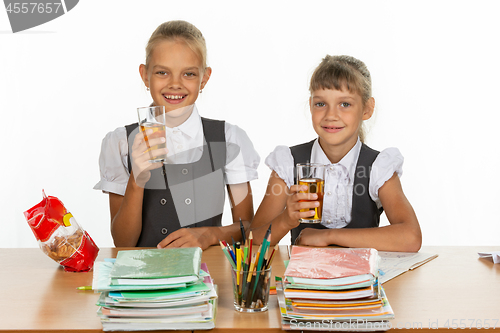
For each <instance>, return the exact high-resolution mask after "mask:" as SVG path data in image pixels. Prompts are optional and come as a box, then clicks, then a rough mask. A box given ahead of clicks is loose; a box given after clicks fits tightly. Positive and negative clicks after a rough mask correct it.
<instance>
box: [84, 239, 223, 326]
mask: <svg viewBox="0 0 500 333" xmlns="http://www.w3.org/2000/svg"><path fill="white" fill-rule="evenodd" d="M201 253H202V251H201V249H200V248H177V249H145V250H130V251H119V252H118V254H117V257H116V260H106V261H104V262H99V263H98V265H96V267H95V270H94V279H93V282H92V289H93V290H94V291H98V292H101V296H100V297H99V300H98V303H97V305H98V306H99V309H98V312H97V313H98V315H99V316H100V318H101V323H102V326H103V330H104V331H122V330H123V331H124V330H126V331H138V330H166V329H169V330H172V329H173V330H198V329H212V328H214V327H215V311H216V299H217V292H216V286H215V285H214V284H213V280H212V279H211V277H210V274H209V272H208V269H207V266H206V264H202V263H201Z"/></svg>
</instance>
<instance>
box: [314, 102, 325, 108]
mask: <svg viewBox="0 0 500 333" xmlns="http://www.w3.org/2000/svg"><path fill="white" fill-rule="evenodd" d="M314 106H317V107H319V108H321V107H323V106H325V103H323V102H318V103H315V104H314Z"/></svg>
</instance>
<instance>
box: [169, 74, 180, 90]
mask: <svg viewBox="0 0 500 333" xmlns="http://www.w3.org/2000/svg"><path fill="white" fill-rule="evenodd" d="M181 82H182V81H181V79H180V77H178V76H176V75H172V76H171V80H170V82H169V83H168V86H169V88H171V89H179V88H181V87H182V83H181Z"/></svg>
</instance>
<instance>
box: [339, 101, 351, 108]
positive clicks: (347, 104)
mask: <svg viewBox="0 0 500 333" xmlns="http://www.w3.org/2000/svg"><path fill="white" fill-rule="evenodd" d="M340 106H341V107H343V108H347V107H349V106H351V104H349V103H347V102H343V103H340Z"/></svg>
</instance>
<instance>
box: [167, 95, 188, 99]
mask: <svg viewBox="0 0 500 333" xmlns="http://www.w3.org/2000/svg"><path fill="white" fill-rule="evenodd" d="M163 96H165V98H167V99H182V98H184V95H182V96H181V95H163Z"/></svg>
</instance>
